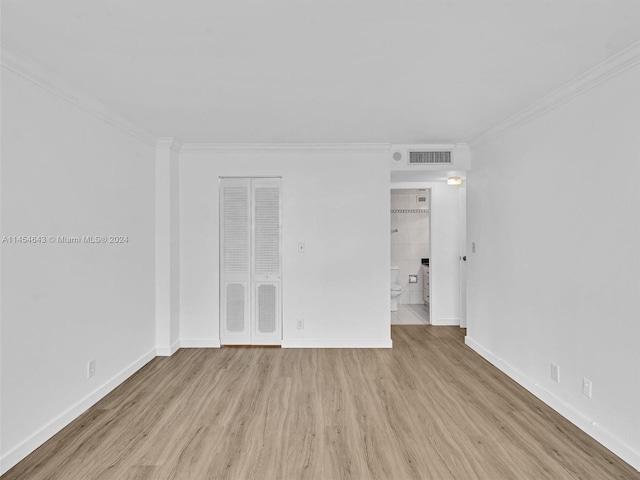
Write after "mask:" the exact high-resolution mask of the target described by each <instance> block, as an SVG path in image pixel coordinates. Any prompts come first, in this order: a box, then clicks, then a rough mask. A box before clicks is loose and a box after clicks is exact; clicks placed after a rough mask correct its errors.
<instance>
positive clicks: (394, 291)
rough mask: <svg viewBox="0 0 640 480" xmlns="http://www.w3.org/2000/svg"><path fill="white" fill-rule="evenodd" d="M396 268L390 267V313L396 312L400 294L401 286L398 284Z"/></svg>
mask: <svg viewBox="0 0 640 480" xmlns="http://www.w3.org/2000/svg"><path fill="white" fill-rule="evenodd" d="M398 270H400V269H399V268H398V267H391V311H392V312H397V311H398V295H400V294H401V293H402V285H399V284H398Z"/></svg>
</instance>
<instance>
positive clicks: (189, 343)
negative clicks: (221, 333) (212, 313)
mask: <svg viewBox="0 0 640 480" xmlns="http://www.w3.org/2000/svg"><path fill="white" fill-rule="evenodd" d="M180 348H220V339H219V338H182V339H181V340H180Z"/></svg>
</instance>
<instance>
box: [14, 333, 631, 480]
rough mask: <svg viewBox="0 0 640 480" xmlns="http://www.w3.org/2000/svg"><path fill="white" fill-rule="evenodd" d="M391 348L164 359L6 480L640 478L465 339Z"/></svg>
mask: <svg viewBox="0 0 640 480" xmlns="http://www.w3.org/2000/svg"><path fill="white" fill-rule="evenodd" d="M392 337H393V345H394V348H393V349H392V350H384V349H380V350H373V349H372V350H365V349H348V350H346V349H345V350H316V349H314V350H308V349H299V350H298V349H273V348H266V349H258V348H252V349H237V348H222V349H182V350H179V351H178V352H177V353H176V354H175V355H174V356H173V357H169V358H166V357H158V358H156V359H154V360H153V361H152V362H150V363H149V364H148V365H147V366H145V367H144V368H143V369H142V370H140V371H139V372H138V373H136V374H135V375H134V376H132V377H131V378H130V379H129V380H127V381H126V382H125V383H124V384H122V385H121V386H120V387H118V388H117V389H116V390H114V391H113V392H112V393H111V394H109V395H108V396H106V397H105V398H104V399H103V400H101V401H100V402H99V403H98V404H96V405H95V406H94V407H92V408H91V409H89V410H88V411H87V412H86V413H84V414H83V415H82V416H81V417H79V418H78V419H77V420H75V421H74V422H73V423H71V424H70V425H69V426H68V427H67V428H65V429H64V430H63V431H61V432H60V433H59V434H58V435H56V436H55V437H53V438H52V439H51V440H49V441H48V442H47V443H45V444H44V445H43V446H42V447H40V448H39V449H38V450H36V451H35V452H34V453H33V454H31V455H30V456H29V457H27V458H26V459H25V460H23V461H22V462H20V463H19V464H18V465H16V466H15V467H14V468H13V469H12V470H10V471H9V472H7V473H6V474H5V475H3V476H2V480H45V479H46V480H58V479H59V480H76V479H77V480H94V479H95V480H111V479H113V480H134V479H135V480H156V479H158V480H164V479H179V480H207V479H241V480H252V479H278V480H298V479H320V480H338V479H357V480H361V479H394V480H404V479H435V480H446V479H456V480H466V479H490V480H500V479H518V480H519V479H594V480H604V479H614V478H626V479H640V473H638V472H637V471H636V470H635V469H633V468H632V467H631V466H629V465H628V464H626V463H624V462H623V461H622V460H620V459H619V458H618V457H616V456H615V455H613V454H612V453H611V452H609V451H608V450H606V449H605V448H604V447H602V446H601V445H599V444H598V443H597V442H595V441H594V440H592V439H591V438H590V437H588V436H587V435H586V434H584V433H583V432H581V431H580V430H579V429H578V428H577V427H575V426H573V425H572V424H571V423H569V422H568V421H567V420H565V419H563V418H562V417H561V416H560V415H558V414H557V413H555V412H554V411H553V410H551V409H550V408H548V407H547V406H545V405H544V404H543V403H542V402H540V401H538V400H537V399H536V398H535V397H533V396H532V395H530V394H529V393H528V392H526V391H525V390H524V389H523V388H521V387H520V386H518V385H517V384H516V383H514V382H513V381H511V380H510V379H509V378H508V377H506V376H505V375H503V374H502V373H501V372H499V371H498V370H497V369H495V368H494V367H492V366H491V365H490V364H488V363H487V362H485V361H484V360H483V359H482V358H480V357H479V356H478V355H477V354H475V353H474V352H473V351H471V350H470V349H469V348H467V347H466V346H465V345H464V343H463V331H462V330H460V329H459V328H457V327H432V326H422V325H420V326H405V325H402V326H394V327H392Z"/></svg>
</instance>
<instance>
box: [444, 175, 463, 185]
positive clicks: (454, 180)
mask: <svg viewBox="0 0 640 480" xmlns="http://www.w3.org/2000/svg"><path fill="white" fill-rule="evenodd" d="M447 185H462V178H460V177H449V178H448V179H447Z"/></svg>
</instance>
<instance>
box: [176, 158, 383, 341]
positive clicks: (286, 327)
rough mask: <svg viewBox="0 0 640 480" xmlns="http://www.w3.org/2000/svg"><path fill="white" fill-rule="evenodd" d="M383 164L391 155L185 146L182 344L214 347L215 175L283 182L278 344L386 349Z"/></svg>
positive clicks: (216, 326) (182, 160) (216, 296)
mask: <svg viewBox="0 0 640 480" xmlns="http://www.w3.org/2000/svg"><path fill="white" fill-rule="evenodd" d="M388 156H389V151H388V147H387V148H382V147H381V148H363V149H358V148H346V149H341V148H318V149H314V148H309V149H304V148H303V149H286V148H284V149H280V150H278V149H275V150H274V149H268V148H266V149H251V148H249V149H224V148H210V149H206V148H205V149H204V150H200V151H198V150H197V149H194V148H190V147H188V146H187V147H185V148H183V151H182V152H181V154H180V202H181V205H180V222H181V232H180V234H181V235H180V248H181V258H180V263H181V285H180V290H181V297H180V305H181V312H180V332H181V344H182V345H193V346H195V345H210V346H213V345H216V344H217V342H219V285H218V245H219V244H218V177H219V176H282V219H283V229H282V234H283V277H282V285H283V346H284V347H295V346H302V347H314V346H321V347H345V346H352V347H359V346H360V347H388V346H390V345H391V340H390V294H389V288H390V287H389V284H390V282H389V264H390V257H389V255H390V254H389V250H390V238H389V221H390V219H389V206H390V202H389V167H388ZM302 241H303V242H305V244H306V253H304V254H299V253H298V252H297V245H298V242H302ZM301 318H302V319H304V325H305V328H304V330H298V329H297V328H296V322H297V320H298V319H301Z"/></svg>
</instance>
